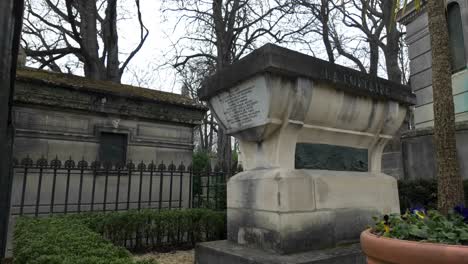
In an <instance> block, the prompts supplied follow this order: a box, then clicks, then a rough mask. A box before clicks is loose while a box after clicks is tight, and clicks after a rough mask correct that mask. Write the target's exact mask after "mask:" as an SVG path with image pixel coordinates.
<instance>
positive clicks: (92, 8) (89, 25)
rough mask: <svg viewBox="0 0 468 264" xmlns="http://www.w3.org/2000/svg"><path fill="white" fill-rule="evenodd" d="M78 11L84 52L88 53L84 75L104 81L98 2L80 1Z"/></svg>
mask: <svg viewBox="0 0 468 264" xmlns="http://www.w3.org/2000/svg"><path fill="white" fill-rule="evenodd" d="M77 10H78V12H79V14H80V18H81V21H80V34H81V39H82V42H83V43H82V47H81V49H82V52H83V53H86V56H83V57H84V58H85V62H84V74H85V76H86V77H88V78H91V79H94V80H103V79H104V77H105V76H104V70H103V69H104V68H103V64H102V63H101V61H100V59H99V53H98V51H99V44H98V39H97V37H98V36H97V25H96V15H97V10H96V1H92V0H82V1H78V5H77Z"/></svg>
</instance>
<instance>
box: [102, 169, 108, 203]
mask: <svg viewBox="0 0 468 264" xmlns="http://www.w3.org/2000/svg"><path fill="white" fill-rule="evenodd" d="M105 167H106V178H105V180H104V197H103V205H102V211H103V212H105V211H106V209H107V184H108V182H109V166H108V165H105Z"/></svg>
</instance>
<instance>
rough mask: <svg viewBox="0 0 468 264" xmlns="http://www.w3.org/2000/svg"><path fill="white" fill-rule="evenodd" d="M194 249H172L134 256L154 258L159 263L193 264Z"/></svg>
mask: <svg viewBox="0 0 468 264" xmlns="http://www.w3.org/2000/svg"><path fill="white" fill-rule="evenodd" d="M194 254H195V251H194V250H193V249H192V250H187V251H172V252H168V253H158V252H153V253H146V254H143V255H138V256H135V257H136V258H137V259H148V258H152V259H155V260H156V261H157V262H158V263H159V264H193V263H194V261H195V259H194Z"/></svg>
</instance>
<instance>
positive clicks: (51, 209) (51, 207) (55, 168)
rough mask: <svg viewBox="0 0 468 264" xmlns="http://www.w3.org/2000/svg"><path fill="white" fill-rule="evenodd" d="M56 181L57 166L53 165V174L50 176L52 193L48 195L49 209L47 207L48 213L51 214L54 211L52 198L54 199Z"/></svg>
mask: <svg viewBox="0 0 468 264" xmlns="http://www.w3.org/2000/svg"><path fill="white" fill-rule="evenodd" d="M56 181H57V167H56V166H54V175H53V178H52V193H51V196H50V209H49V211H50V212H49V214H53V213H54V200H55V184H56Z"/></svg>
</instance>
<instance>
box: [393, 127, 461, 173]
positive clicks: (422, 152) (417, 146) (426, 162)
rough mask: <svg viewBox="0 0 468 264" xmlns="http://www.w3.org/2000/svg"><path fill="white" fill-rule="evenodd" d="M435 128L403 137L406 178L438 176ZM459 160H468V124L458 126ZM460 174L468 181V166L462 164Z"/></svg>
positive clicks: (421, 130) (411, 132)
mask: <svg viewBox="0 0 468 264" xmlns="http://www.w3.org/2000/svg"><path fill="white" fill-rule="evenodd" d="M433 133H434V132H433V128H432V127H428V128H423V129H416V130H412V131H408V132H406V133H404V134H403V135H402V148H403V154H404V157H405V158H404V167H405V177H406V178H407V179H416V178H425V179H431V178H435V177H436V175H437V171H436V165H435V156H434V142H433ZM456 137H457V153H458V160H460V161H466V160H468V122H466V121H465V122H459V123H457V125H456ZM460 173H461V174H462V177H463V178H464V179H468V164H467V163H466V162H460Z"/></svg>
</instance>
